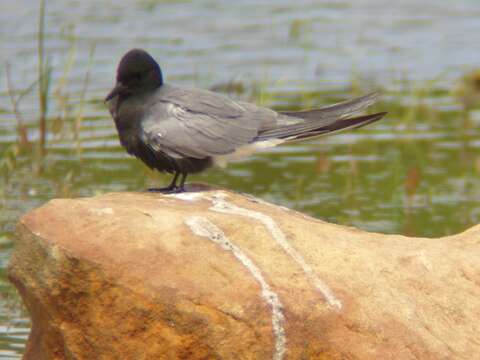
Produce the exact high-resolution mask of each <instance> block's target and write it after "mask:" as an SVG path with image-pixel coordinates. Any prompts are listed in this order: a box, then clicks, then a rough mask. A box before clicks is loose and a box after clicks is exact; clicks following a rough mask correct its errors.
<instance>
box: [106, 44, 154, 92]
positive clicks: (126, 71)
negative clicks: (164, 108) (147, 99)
mask: <svg viewBox="0 0 480 360" xmlns="http://www.w3.org/2000/svg"><path fill="white" fill-rule="evenodd" d="M162 84H163V77H162V71H161V70H160V66H159V65H158V64H157V62H156V61H155V59H154V58H153V57H151V56H150V54H148V53H147V52H146V51H145V50H141V49H133V50H130V51H129V52H127V53H126V54H125V55H123V57H122V59H121V60H120V63H119V64H118V68H117V83H116V84H115V87H114V88H113V89H112V91H110V93H109V94H108V95H107V97H106V98H105V101H109V100H111V99H112V98H114V97H115V96H117V95H120V96H128V95H132V94H140V93H143V92H146V91H152V90H155V89H156V88H158V87H160V86H162Z"/></svg>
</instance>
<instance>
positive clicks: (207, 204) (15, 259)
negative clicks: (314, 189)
mask: <svg viewBox="0 0 480 360" xmlns="http://www.w3.org/2000/svg"><path fill="white" fill-rule="evenodd" d="M9 273H10V278H11V280H12V281H13V282H14V284H15V285H16V286H17V288H18V289H19V291H20V294H21V296H22V298H23V300H24V302H25V304H26V306H27V308H28V310H29V312H30V314H31V317H32V323H33V327H32V331H31V334H30V338H29V340H28V344H27V350H26V352H25V355H24V358H25V359H35V360H42V359H135V360H137V359H155V360H157V359H169V360H170V359H262V360H263V359H275V360H281V359H436V360H437V359H478V358H479V354H480V226H477V227H474V228H472V229H470V230H468V231H466V232H464V233H462V234H459V235H456V236H450V237H445V238H441V239H426V238H407V237H403V236H393V235H381V234H375V233H368V232H364V231H360V230H356V229H353V228H347V227H343V226H338V225H333V224H328V223H325V222H322V221H319V220H315V219H312V218H309V217H307V216H304V215H302V214H300V213H297V212H294V211H290V210H287V209H284V208H281V207H278V206H274V205H271V204H267V203H264V202H261V201H259V200H255V199H253V198H250V197H246V196H243V195H239V194H234V193H231V192H227V191H204V192H196V193H186V194H179V195H169V196H164V195H160V194H148V193H112V194H107V195H102V196H98V197H94V198H85V199H74V200H53V201H50V202H49V203H48V204H46V205H44V206H42V207H41V208H39V209H36V210H34V211H31V212H30V213H28V214H26V215H25V216H23V217H22V219H21V220H20V222H19V225H18V243H17V244H16V249H15V251H14V254H13V256H12V260H11V264H10V268H9Z"/></svg>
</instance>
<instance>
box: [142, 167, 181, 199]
mask: <svg viewBox="0 0 480 360" xmlns="http://www.w3.org/2000/svg"><path fill="white" fill-rule="evenodd" d="M179 175H180V173H179V172H178V171H177V172H175V175H174V176H173V179H172V182H171V183H170V185H168V186H167V187H163V188H152V189H148V191H150V192H159V193H164V194H168V193H171V192H177V191H176V190H177V189H178V188H177V179H178V176H179Z"/></svg>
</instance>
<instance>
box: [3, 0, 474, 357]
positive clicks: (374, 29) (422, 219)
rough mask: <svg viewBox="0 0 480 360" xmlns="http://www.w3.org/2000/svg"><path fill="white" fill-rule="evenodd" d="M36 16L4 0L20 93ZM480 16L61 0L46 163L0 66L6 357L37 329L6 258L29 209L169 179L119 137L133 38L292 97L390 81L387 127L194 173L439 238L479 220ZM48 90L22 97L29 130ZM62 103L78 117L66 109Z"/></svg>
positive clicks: (229, 80) (402, 9) (346, 93)
mask: <svg viewBox="0 0 480 360" xmlns="http://www.w3.org/2000/svg"><path fill="white" fill-rule="evenodd" d="M37 16H38V4H37V1H33V0H31V1H28V0H16V1H13V0H6V1H5V0H4V1H2V2H0V64H2V67H3V64H5V63H6V62H8V63H9V64H10V74H11V78H12V82H13V84H14V85H15V88H16V90H17V92H18V91H21V90H22V89H26V88H28V86H29V85H30V84H31V83H32V82H34V81H35V80H36V78H37V71H36V67H37V65H36V64H37V55H36V54H37V50H36V46H37V45H36V42H37V24H36V22H37V21H36V19H37ZM479 17H480V2H478V1H476V0H470V1H468V0H463V1H455V2H453V1H449V2H439V1H435V0H426V1H422V2H418V1H413V0H407V1H402V2H397V3H392V2H391V1H382V0H359V1H355V2H352V1H334V0H332V1H328V2H319V1H306V0H298V1H295V2H292V1H261V2H259V1H242V2H231V1H196V2H193V1H161V0H158V1H155V0H138V1H133V0H130V1H126V0H119V1H92V0H86V1H60V0H57V1H48V4H47V17H46V33H47V36H46V51H47V53H48V56H49V58H50V63H51V64H52V66H53V69H54V70H53V72H52V89H51V94H52V96H51V101H50V118H49V119H50V120H49V129H50V130H51V131H50V137H49V139H48V148H49V151H48V154H47V156H46V158H45V160H44V161H43V162H42V163H41V166H40V165H38V164H39V163H38V162H37V161H32V160H31V156H30V155H29V154H28V153H23V154H20V155H16V154H15V153H12V151H13V150H12V149H13V148H14V144H15V142H16V133H15V126H16V120H15V115H14V114H13V112H12V107H11V104H10V100H9V97H8V92H7V86H6V81H5V74H6V72H5V70H4V68H2V69H1V70H0V74H1V75H0V154H1V155H2V159H3V160H5V159H6V158H11V159H13V160H14V161H13V165H12V167H11V168H10V170H9V171H3V173H2V177H3V178H2V182H1V183H0V186H2V189H1V191H0V195H1V201H2V202H1V205H2V211H1V213H0V246H1V247H0V274H1V277H0V286H1V287H0V305H1V307H0V334H1V337H0V358H18V357H19V356H20V355H19V354H20V353H21V350H22V348H23V344H24V341H25V340H26V337H27V336H28V329H29V323H28V318H27V314H26V313H25V311H24V310H23V309H22V307H21V306H20V305H19V300H18V297H17V295H16V293H15V292H14V291H13V288H12V286H11V285H9V283H8V282H7V280H6V279H7V276H6V270H5V268H6V265H7V262H8V257H9V254H10V251H11V248H12V240H13V231H14V225H15V221H16V219H17V218H18V216H19V215H20V214H22V213H24V212H25V211H27V210H29V209H31V208H34V207H36V206H39V205H41V204H43V203H44V202H45V201H47V200H48V199H51V198H54V197H72V196H90V195H93V194H96V193H101V192H107V191H124V190H141V189H144V188H146V187H149V186H154V185H158V184H161V183H165V182H166V181H168V179H167V177H166V176H161V175H157V174H154V173H152V172H150V171H148V170H147V169H146V168H145V167H144V166H143V165H142V164H141V163H139V162H138V161H136V160H135V159H131V158H129V157H127V156H126V155H125V153H124V152H123V151H122V150H121V149H120V148H119V146H118V140H117V137H116V134H115V132H114V128H113V124H112V121H111V120H110V118H109V116H108V114H107V111H106V109H105V107H104V105H103V103H102V101H101V99H102V98H103V97H104V95H105V94H106V92H107V91H108V89H109V88H110V87H111V86H112V84H113V80H114V72H115V67H116V63H117V61H118V59H119V57H120V56H121V55H122V54H123V53H124V52H125V51H126V50H128V49H130V48H132V47H143V48H146V49H148V50H149V51H150V52H151V53H152V54H153V55H154V56H155V57H156V58H157V59H158V60H159V61H160V63H161V66H162V69H163V71H164V75H165V77H166V79H167V81H169V82H175V83H179V84H188V85H192V84H193V85H196V86H200V87H205V88H215V89H217V90H219V91H227V92H229V93H230V95H231V96H233V97H235V98H242V99H247V100H251V101H256V102H260V103H262V104H264V105H267V106H273V107H276V108H279V109H284V108H292V107H297V106H304V107H311V106H318V105H322V104H325V103H328V102H330V101H339V100H342V99H346V98H348V97H350V96H352V95H353V94H357V95H358V93H363V92H367V91H369V90H372V89H380V90H382V91H383V93H384V94H385V96H384V98H383V101H382V103H381V104H379V105H378V106H377V108H376V110H385V109H386V110H389V111H390V115H389V116H388V118H387V119H386V120H384V121H382V122H380V123H378V124H376V125H374V126H371V127H368V128H366V129H362V130H361V131H356V132H350V133H345V134H341V135H338V136H335V137H331V138H327V139H318V140H315V141H313V142H309V143H299V144H295V145H292V146H285V147H281V148H278V149H276V150H275V151H274V152H270V153H266V154H259V155H256V156H254V157H253V158H251V159H249V160H246V161H243V162H239V163H236V164H233V165H232V166H230V167H229V168H228V169H226V170H223V169H212V170H211V171H210V172H208V173H206V174H204V175H198V176H194V177H192V179H191V181H205V182H209V183H212V184H216V185H219V186H225V187H228V188H232V189H235V190H237V191H242V192H248V193H253V194H255V195H256V196H259V197H261V198H263V199H266V200H269V201H273V202H275V203H278V204H282V205H286V206H289V207H293V208H295V209H298V210H301V211H304V212H307V213H309V214H312V215H314V216H316V217H319V218H322V219H325V220H328V221H332V222H337V223H341V224H348V225H355V226H358V227H361V228H364V229H368V230H374V231H381V232H388V233H403V234H410V235H418V236H441V235H445V234H451V233H454V232H458V231H462V230H464V229H466V228H467V227H468V226H470V225H472V224H475V223H477V222H478V221H479V219H480V206H478V203H479V201H478V200H479V199H480V185H479V182H478V180H477V179H478V175H479V172H480V141H479V140H478V139H479V137H478V134H479V132H478V126H477V123H478V121H477V120H478V116H475V113H471V114H470V116H469V118H468V117H467V115H466V114H465V113H464V112H463V111H462V109H461V106H460V104H459V102H458V101H457V100H456V99H455V98H454V97H453V96H451V93H450V90H451V89H452V88H453V83H454V80H455V79H457V78H458V77H459V76H460V75H461V74H462V73H464V72H465V71H466V70H468V69H470V68H473V67H475V66H477V65H479V63H478V62H479V53H478V46H476V45H477V44H478V42H479V41H478V40H479V37H480V35H479V34H480V22H479V21H478V19H479ZM93 47H94V52H93V56H89V52H90V51H91V49H92V48H93ZM69 59H73V60H74V61H72V62H71V63H72V64H74V65H73V66H72V68H71V69H69V68H68V66H67V64H68V63H69ZM90 60H91V64H89V61H90ZM87 72H89V82H88V87H87V91H86V95H85V98H86V103H85V106H84V107H83V115H84V118H83V122H82V124H81V127H80V137H79V139H78V140H75V139H74V138H73V136H72V128H73V123H74V121H73V118H75V117H76V116H77V115H78V114H79V113H78V112H79V111H80V109H79V104H80V103H81V98H82V88H83V84H84V79H85V74H86V73H87ZM65 74H67V76H66V75H65ZM64 79H68V82H66V83H65V84H64V86H63V87H62V86H60V87H59V84H62V81H63V80H64ZM59 88H60V91H59V90H58V89H59ZM35 91H36V90H35ZM35 91H34V92H30V93H28V94H27V95H26V96H25V97H24V98H23V99H22V101H21V102H20V110H21V112H22V115H23V117H24V118H25V121H26V122H27V123H28V124H29V133H30V136H31V137H32V138H34V137H35V136H36V128H37V127H36V126H35V124H36V122H37V119H38V113H39V107H38V100H37V97H36V92H35ZM62 101H65V102H66V103H68V104H70V108H71V109H70V110H71V113H70V116H69V118H72V120H68V121H65V122H62V121H58V120H56V119H57V118H58V116H59V115H58V114H59V112H61V111H62V109H64V106H63V105H62ZM476 119H477V120H476ZM40 168H42V169H40Z"/></svg>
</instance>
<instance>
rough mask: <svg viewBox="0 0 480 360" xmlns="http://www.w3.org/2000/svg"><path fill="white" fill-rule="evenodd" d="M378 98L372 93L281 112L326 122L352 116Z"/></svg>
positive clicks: (308, 119)
mask: <svg viewBox="0 0 480 360" xmlns="http://www.w3.org/2000/svg"><path fill="white" fill-rule="evenodd" d="M377 99H378V93H376V92H374V93H370V94H368V95H365V96H361V97H358V98H356V99H352V100H348V101H344V102H341V103H338V104H333V105H330V106H326V107H323V108H321V109H314V110H303V111H284V112H281V114H283V115H286V116H291V117H296V118H300V119H304V120H307V121H317V122H320V121H322V122H324V123H325V124H327V123H331V122H334V121H336V120H339V119H345V118H349V117H351V116H352V115H353V114H355V113H358V112H360V111H362V110H365V109H366V108H367V107H369V106H371V105H373V104H374V103H375V102H376V101H377Z"/></svg>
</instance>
